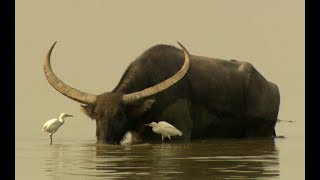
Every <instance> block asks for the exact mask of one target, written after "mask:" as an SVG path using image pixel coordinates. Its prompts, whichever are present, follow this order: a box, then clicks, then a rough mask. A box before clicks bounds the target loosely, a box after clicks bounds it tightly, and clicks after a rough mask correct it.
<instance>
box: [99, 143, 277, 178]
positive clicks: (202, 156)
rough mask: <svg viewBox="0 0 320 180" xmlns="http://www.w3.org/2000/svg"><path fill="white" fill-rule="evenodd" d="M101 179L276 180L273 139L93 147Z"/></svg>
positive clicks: (275, 158)
mask: <svg viewBox="0 0 320 180" xmlns="http://www.w3.org/2000/svg"><path fill="white" fill-rule="evenodd" d="M96 158H97V159H96V170H97V171H98V172H99V176H102V177H142V176H146V177H148V176H152V177H181V178H190V177H206V178H218V179H223V178H239V179H247V178H268V179H270V178H277V177H279V159H278V151H277V149H276V147H275V144H274V140H273V139H242V140H239V139H228V140H226V139H221V140H217V139H216V140H208V141H193V142H190V143H187V144H176V143H165V144H139V145H131V146H112V145H96Z"/></svg>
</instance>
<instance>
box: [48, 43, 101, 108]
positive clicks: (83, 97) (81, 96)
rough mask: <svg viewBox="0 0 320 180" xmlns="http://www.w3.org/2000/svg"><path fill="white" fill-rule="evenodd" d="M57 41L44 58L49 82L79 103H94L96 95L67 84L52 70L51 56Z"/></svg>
mask: <svg viewBox="0 0 320 180" xmlns="http://www.w3.org/2000/svg"><path fill="white" fill-rule="evenodd" d="M56 43H57V42H55V43H54V44H53V45H52V46H51V48H50V50H49V52H48V54H47V56H46V58H45V60H44V65H43V69H44V74H45V76H46V78H47V80H48V82H49V83H50V85H51V86H52V87H54V88H55V89H56V90H57V91H59V92H60V93H61V94H63V95H65V96H67V97H68V98H70V99H72V100H75V101H77V102H79V103H83V104H93V103H94V102H95V101H96V98H97V96H96V95H92V94H87V93H84V92H81V91H79V90H78V89H75V88H72V87H70V86H69V85H67V84H65V83H64V82H63V81H61V80H60V79H59V78H58V77H57V76H56V75H55V73H54V72H53V71H52V69H51V64H50V56H51V52H52V49H53V47H54V46H55V45H56Z"/></svg>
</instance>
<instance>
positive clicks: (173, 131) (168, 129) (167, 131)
mask: <svg viewBox="0 0 320 180" xmlns="http://www.w3.org/2000/svg"><path fill="white" fill-rule="evenodd" d="M145 125H146V126H150V127H152V131H153V132H155V133H158V134H161V135H162V141H163V138H164V137H168V138H169V139H170V140H171V137H170V136H182V132H181V131H180V130H179V129H177V128H175V127H174V126H173V125H171V124H169V123H167V122H165V121H160V122H158V123H156V122H152V123H149V124H145ZM171 141H172V140H171Z"/></svg>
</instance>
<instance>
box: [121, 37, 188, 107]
mask: <svg viewBox="0 0 320 180" xmlns="http://www.w3.org/2000/svg"><path fill="white" fill-rule="evenodd" d="M177 43H178V44H179V45H180V47H181V48H182V50H183V52H184V56H185V60H184V64H183V66H182V67H181V69H180V70H179V71H178V72H177V73H176V74H175V75H173V76H171V77H170V78H168V79H166V80H165V81H163V82H161V83H159V84H156V85H154V86H152V87H149V88H146V89H144V90H141V91H138V92H134V93H130V94H125V95H123V96H122V101H123V102H124V103H127V104H128V103H131V102H134V101H138V100H140V99H142V98H146V97H149V96H152V95H155V94H157V93H159V92H161V91H163V90H166V89H168V88H169V87H171V86H172V85H174V84H175V83H177V82H178V81H179V80H180V79H182V78H183V77H184V75H185V74H186V73H187V72H188V70H189V67H190V54H189V53H188V51H187V50H186V48H185V47H184V46H183V45H182V44H180V43H179V42H177Z"/></svg>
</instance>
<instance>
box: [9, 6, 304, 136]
mask: <svg viewBox="0 0 320 180" xmlns="http://www.w3.org/2000/svg"><path fill="white" fill-rule="evenodd" d="M199 2H201V3H199ZM304 8H305V6H304V1H303V0H280V1H279V0H259V1H257V0H241V1H239V0H237V1H236V0H202V1H196V0H192V1H191V0H190V1H186V0H175V1H168V0H162V1H149V0H135V1H129V0H128V1H119V0H112V1H111V0H95V1H88V0H77V1H59V0H58V1H49V0H28V1H23V0H16V16H15V19H16V29H15V34H16V47H15V49H16V60H15V70H16V73H15V80H16V81H15V85H16V90H15V95H16V100H15V101H16V105H15V106H16V107H15V109H16V138H28V137H39V138H43V137H44V135H43V134H42V133H41V128H42V124H43V123H44V122H45V121H46V120H48V119H50V118H53V117H57V116H58V115H59V114H60V113H61V112H67V113H70V114H73V115H74V116H75V117H74V118H72V119H71V118H70V121H68V122H66V123H68V125H65V126H64V127H63V128H64V133H62V134H59V133H57V136H69V137H71V136H80V137H83V138H89V139H95V122H94V121H91V120H90V119H89V118H87V117H86V116H85V115H84V114H83V113H82V112H81V111H80V106H79V104H78V103H76V102H74V101H72V100H70V99H68V98H66V97H65V96H63V95H61V94H60V93H58V92H57V91H56V90H54V89H53V88H52V87H51V86H50V85H49V83H48V82H47V80H46V78H45V76H44V73H43V67H42V66H43V59H44V57H45V54H46V53H47V51H48V49H49V47H50V46H51V45H52V43H53V42H54V41H58V43H57V45H56V47H55V49H54V51H53V54H52V68H53V70H54V72H56V74H57V76H58V77H60V78H61V79H62V80H64V81H65V82H66V83H67V84H69V85H71V86H73V87H75V88H78V89H80V90H81V91H84V92H87V93H93V94H99V93H102V92H105V91H111V90H112V89H113V88H114V87H115V86H116V84H117V83H118V81H119V79H120V78H121V75H122V74H123V73H124V70H125V69H126V67H127V66H128V65H129V63H130V62H131V61H133V60H134V59H135V58H136V57H138V56H139V55H140V54H141V53H142V52H143V51H144V50H146V49H147V48H149V47H151V46H153V45H155V44H158V43H163V44H170V45H174V46H177V47H179V46H178V45H177V43H176V41H179V42H181V43H182V44H183V45H184V46H185V47H186V48H187V49H188V51H189V52H190V53H191V54H194V55H201V56H207V57H215V58H223V59H237V60H239V61H248V62H251V63H252V64H253V65H254V66H255V67H256V68H257V69H258V70H259V71H260V73H261V74H262V75H264V76H265V77H266V78H267V79H268V80H269V81H272V82H274V83H276V84H277V85H278V86H279V88H280V96H281V105H280V112H279V119H286V120H293V121H296V122H297V123H298V124H300V125H301V126H300V125H299V127H300V128H299V129H297V132H299V133H304V121H305V118H304V116H305V110H304V108H305V75H304V74H305V51H304V47H305V39H304V33H305V28H304V23H305V21H304V18H305V15H304V13H305V11H304Z"/></svg>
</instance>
